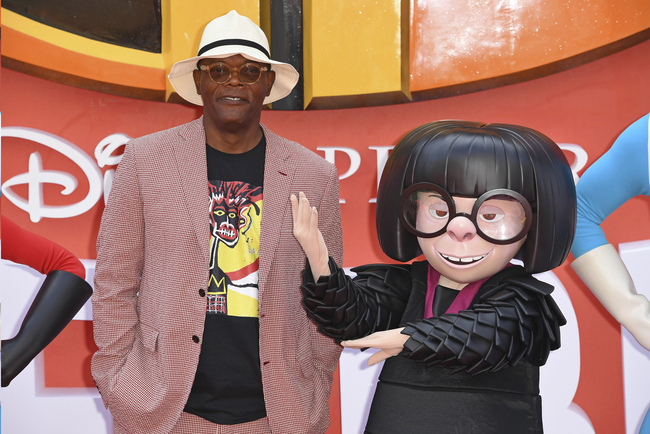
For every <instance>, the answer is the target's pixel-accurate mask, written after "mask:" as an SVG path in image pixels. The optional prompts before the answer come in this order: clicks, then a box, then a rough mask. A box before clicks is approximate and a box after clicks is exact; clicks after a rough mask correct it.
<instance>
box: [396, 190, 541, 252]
mask: <svg viewBox="0 0 650 434" xmlns="http://www.w3.org/2000/svg"><path fill="white" fill-rule="evenodd" d="M457 216H464V217H467V218H468V219H470V220H471V221H472V223H474V226H475V227H476V233H477V234H478V235H479V236H480V237H481V238H483V239H484V240H486V241H489V242H491V243H494V244H510V243H513V242H515V241H518V240H520V239H522V238H523V237H524V236H526V234H527V233H528V230H529V229H530V225H531V224H532V217H533V212H532V208H531V206H530V203H528V201H527V200H526V199H525V198H524V197H523V196H522V195H521V194H519V193H517V192H516V191H512V190H508V189H505V188H500V189H495V190H490V191H488V192H486V193H484V194H482V195H481V196H480V197H479V198H478V199H476V202H475V203H474V206H473V207H472V214H471V215H468V214H467V213H457V212H456V203H455V202H454V199H453V198H452V197H451V195H450V194H449V193H448V192H447V191H446V190H445V189H444V188H442V187H440V186H438V185H436V184H432V183H428V182H422V183H417V184H414V185H412V186H410V187H409V188H407V189H406V190H405V191H404V192H403V193H402V195H401V197H400V201H399V218H400V221H401V222H402V224H403V225H404V227H405V228H406V229H407V230H408V231H409V232H410V233H412V234H413V235H415V236H418V237H421V238H433V237H437V236H438V235H442V234H443V233H445V232H446V230H447V225H448V224H449V222H450V221H452V220H453V219H454V217H457Z"/></svg>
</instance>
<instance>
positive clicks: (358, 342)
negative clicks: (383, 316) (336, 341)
mask: <svg viewBox="0 0 650 434" xmlns="http://www.w3.org/2000/svg"><path fill="white" fill-rule="evenodd" d="M402 330H404V327H402V328H399V329H391V330H386V331H381V332H376V333H373V334H371V335H368V336H366V337H365V338H361V339H353V340H349V341H343V342H341V345H343V346H344V347H345V348H356V349H361V348H377V349H379V350H380V351H377V352H376V353H375V354H373V355H372V356H371V357H370V358H369V359H368V365H369V366H372V365H374V364H375V363H379V362H382V361H384V360H386V359H387V358H389V357H393V356H396V355H398V354H399V353H401V352H402V350H403V349H404V343H405V342H406V341H407V340H408V338H409V336H408V335H403V334H402Z"/></svg>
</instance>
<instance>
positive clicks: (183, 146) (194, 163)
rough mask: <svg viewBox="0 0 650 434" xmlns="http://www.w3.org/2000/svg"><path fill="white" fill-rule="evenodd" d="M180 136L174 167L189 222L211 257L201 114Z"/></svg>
mask: <svg viewBox="0 0 650 434" xmlns="http://www.w3.org/2000/svg"><path fill="white" fill-rule="evenodd" d="M179 135H180V137H179V140H177V141H174V143H172V146H173V148H174V155H175V157H176V167H177V168H178V175H179V178H180V180H181V188H182V189H183V193H184V196H185V204H186V206H187V212H188V216H189V223H190V224H191V225H192V226H193V228H194V232H195V234H196V238H197V241H198V244H199V248H200V249H201V254H202V255H203V257H204V258H205V263H206V265H207V264H208V263H209V261H210V246H209V243H210V228H209V220H208V214H207V213H208V166H207V164H208V163H207V157H206V154H205V130H204V129H203V117H202V116H201V117H200V118H199V119H197V120H195V121H193V122H190V123H189V124H187V125H186V126H185V128H184V129H181V130H180V131H179Z"/></svg>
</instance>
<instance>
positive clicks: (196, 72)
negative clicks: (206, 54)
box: [192, 69, 201, 95]
mask: <svg viewBox="0 0 650 434" xmlns="http://www.w3.org/2000/svg"><path fill="white" fill-rule="evenodd" d="M192 76H193V77H194V86H196V93H197V94H199V95H201V90H200V89H201V70H200V69H195V70H193V71H192Z"/></svg>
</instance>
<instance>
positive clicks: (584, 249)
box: [571, 114, 650, 434]
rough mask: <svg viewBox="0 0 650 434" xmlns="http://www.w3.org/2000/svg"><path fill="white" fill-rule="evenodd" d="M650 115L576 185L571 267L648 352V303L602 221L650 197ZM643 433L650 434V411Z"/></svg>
mask: <svg viewBox="0 0 650 434" xmlns="http://www.w3.org/2000/svg"><path fill="white" fill-rule="evenodd" d="M649 131H650V114H647V115H645V116H643V117H641V118H640V119H638V120H637V121H635V122H634V123H632V125H630V126H629V127H627V128H626V129H625V131H623V132H622V133H621V135H620V136H619V137H618V138H617V139H616V141H615V142H614V144H613V145H612V147H611V148H610V149H609V150H608V151H607V152H606V153H605V154H604V155H603V156H602V157H600V158H599V159H598V160H597V161H596V162H595V163H594V164H592V165H591V166H590V167H589V168H588V169H587V170H586V171H585V173H584V174H583V175H582V177H581V178H580V181H579V182H578V185H577V188H576V189H577V194H578V225H577V229H576V239H575V242H574V243H573V247H572V248H571V252H572V253H573V256H574V257H575V258H576V259H575V260H574V261H573V262H572V263H571V267H572V268H573V269H574V270H575V272H576V274H577V275H578V276H579V277H580V278H581V279H582V281H583V282H584V283H585V284H586V285H587V287H589V289H590V290H591V292H593V294H594V295H595V296H596V297H597V298H598V300H599V301H600V302H601V303H602V304H603V306H604V307H605V308H606V309H607V311H608V312H609V313H610V314H611V315H612V316H613V317H614V318H616V320H617V321H618V322H619V323H621V325H623V326H624V327H625V328H626V329H627V330H628V331H629V332H630V334H632V336H633V337H634V339H636V341H637V342H638V343H639V344H640V345H641V346H642V347H643V348H645V349H646V350H650V301H648V299H647V298H646V297H645V296H644V295H642V294H639V293H638V292H637V290H636V287H635V285H634V281H633V280H632V277H631V276H630V273H629V272H628V270H627V268H626V267H625V264H624V263H623V261H622V260H621V257H620V256H619V255H618V252H617V251H616V248H615V247H614V246H613V245H612V244H610V243H608V242H607V238H606V237H605V232H604V231H603V230H602V228H601V227H600V225H601V223H602V222H603V221H604V220H605V219H606V218H607V216H609V215H610V214H611V213H613V212H614V211H615V210H616V209H618V208H619V207H620V206H621V205H623V204H624V203H625V202H627V201H628V200H630V199H631V198H633V197H635V196H639V195H643V196H650V176H649V171H648V163H649V162H650V160H649V159H648V154H649V151H648V148H650V140H649V134H648V132H649ZM640 433H641V434H650V410H649V411H648V412H647V413H646V416H645V419H644V422H643V424H642V427H641V431H640Z"/></svg>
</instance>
